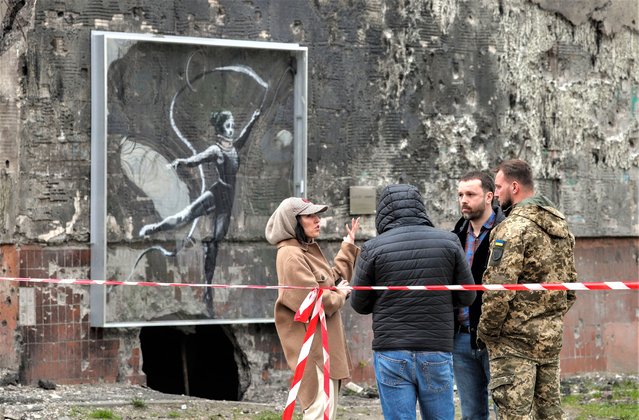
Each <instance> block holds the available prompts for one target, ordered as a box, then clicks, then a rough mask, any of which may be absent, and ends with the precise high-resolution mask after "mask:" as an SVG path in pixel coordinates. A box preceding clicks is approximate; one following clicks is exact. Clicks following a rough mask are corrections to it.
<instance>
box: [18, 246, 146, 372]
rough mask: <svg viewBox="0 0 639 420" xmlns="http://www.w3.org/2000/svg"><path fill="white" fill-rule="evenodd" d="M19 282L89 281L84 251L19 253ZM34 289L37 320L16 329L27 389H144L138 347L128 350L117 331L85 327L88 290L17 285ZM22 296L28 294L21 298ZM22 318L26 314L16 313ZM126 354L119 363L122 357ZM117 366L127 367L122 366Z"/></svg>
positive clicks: (31, 249)
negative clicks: (47, 384) (41, 385)
mask: <svg viewBox="0 0 639 420" xmlns="http://www.w3.org/2000/svg"><path fill="white" fill-rule="evenodd" d="M18 255H19V263H20V266H19V270H18V271H19V277H21V278H27V277H31V278H49V277H51V278H88V275H87V274H88V272H89V266H90V251H89V249H87V248H80V249H78V248H65V249H51V248H41V247H34V246H29V247H21V248H20V249H19V251H18ZM20 287H21V289H22V288H24V289H23V290H26V289H28V288H32V289H33V291H34V293H33V296H34V299H33V300H34V304H35V305H34V306H35V317H34V321H33V322H28V324H29V325H24V322H21V323H19V326H18V330H19V331H20V333H21V335H22V352H21V366H20V379H21V382H23V383H25V384H34V383H37V382H38V380H39V379H47V380H51V381H53V382H56V383H61V384H76V383H91V382H93V383H95V382H107V383H113V382H116V381H118V382H122V381H124V382H130V383H136V384H143V383H145V377H144V375H143V374H142V370H141V357H140V349H139V345H138V347H136V348H129V347H127V345H126V344H125V338H124V337H123V335H122V334H117V332H116V331H111V330H105V329H100V328H91V327H90V326H89V287H88V286H55V285H44V284H33V283H28V282H21V285H20ZM25 294H26V292H25ZM20 309H21V311H20V312H21V313H26V311H27V310H29V309H28V308H20ZM122 351H127V352H128V354H126V355H124V358H121V352H122ZM121 360H124V361H126V366H121V362H120V361H121Z"/></svg>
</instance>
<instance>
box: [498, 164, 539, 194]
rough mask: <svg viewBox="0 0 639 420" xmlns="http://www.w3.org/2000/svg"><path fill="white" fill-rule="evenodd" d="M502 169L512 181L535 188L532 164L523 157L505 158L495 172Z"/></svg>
mask: <svg viewBox="0 0 639 420" xmlns="http://www.w3.org/2000/svg"><path fill="white" fill-rule="evenodd" d="M499 171H502V172H503V174H504V176H505V177H506V178H507V179H509V180H512V181H517V182H519V183H520V184H521V185H523V186H525V187H528V188H530V189H534V188H535V182H534V181H533V174H532V169H530V165H528V164H527V163H526V162H524V161H523V160H521V159H509V160H505V161H503V162H502V163H500V164H499V166H497V169H495V172H499Z"/></svg>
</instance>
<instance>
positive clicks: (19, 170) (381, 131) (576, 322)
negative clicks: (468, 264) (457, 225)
mask: <svg viewBox="0 0 639 420" xmlns="http://www.w3.org/2000/svg"><path fill="white" fill-rule="evenodd" d="M557 4H559V6H557ZM638 15H639V6H638V5H637V3H636V1H634V0H610V1H602V0H590V1H588V0H583V1H579V2H551V1H546V0H512V1H503V0H480V1H471V0H467V1H462V0H431V1H423V0H413V1H411V0H388V1H383V0H366V1H365V0H349V1H346V0H340V1H334V0H332V1H328V0H317V1H300V0H252V1H242V2H239V1H235V0H210V1H205V0H192V1H177V0H176V1H169V0H135V1H134V0H129V1H126V0H125V1H119V2H114V1H107V0H84V1H82V0H76V1H66V2H60V1H54V0H48V1H47V0H44V1H38V2H36V1H34V0H26V1H18V0H8V1H4V2H1V3H0V18H1V27H0V157H1V159H0V209H1V210H2V217H1V218H0V243H3V244H6V246H5V247H4V248H3V251H2V253H3V255H2V257H3V264H4V263H5V262H6V261H13V262H12V263H11V264H12V266H11V267H10V269H5V271H4V272H3V273H4V274H3V275H8V273H10V272H11V271H10V270H15V271H14V272H25V271H21V270H28V269H29V267H28V265H29V262H28V261H25V260H17V259H15V258H13V257H11V255H13V254H12V253H13V252H15V250H20V248H22V247H28V246H36V247H37V248H39V249H42V250H43V252H44V251H46V248H48V247H52V246H55V247H58V248H65V247H67V248H71V249H73V248H75V249H84V248H86V247H87V246H88V244H89V238H90V232H89V225H90V224H89V215H90V205H91V203H90V202H89V196H90V191H89V189H90V144H91V142H90V31H91V30H92V29H100V30H111V31H124V32H143V33H159V34H171V35H188V36H203V37H217V38H229V39H249V40H261V41H277V42H298V43H300V44H302V45H305V46H308V48H309V99H310V100H309V104H308V120H309V136H308V151H309V157H308V165H309V179H308V187H309V191H310V193H309V196H310V197H311V198H313V199H314V200H316V201H318V202H327V203H329V204H331V205H332V206H333V209H332V211H331V213H330V214H329V215H328V217H326V219H325V221H326V226H325V237H326V238H327V239H333V240H336V239H337V238H341V236H342V232H341V230H342V226H343V224H344V222H345V221H346V220H347V219H348V218H349V217H350V215H349V214H348V208H349V206H348V204H349V202H348V187H349V186H351V185H371V186H375V187H376V188H381V187H383V186H385V185H386V184H388V183H393V182H398V181H403V182H411V183H414V184H415V185H417V186H418V187H419V188H420V189H421V191H422V192H423V194H424V196H425V199H426V202H427V208H428V210H429V212H430V214H431V216H432V217H433V219H434V220H435V222H436V223H437V224H439V225H441V226H444V227H450V226H452V224H453V222H454V221H455V220H456V218H457V217H458V212H457V208H456V203H455V188H456V180H457V178H458V177H459V176H460V175H462V174H463V173H464V172H466V171H468V170H471V169H489V168H491V167H493V166H494V165H495V164H496V163H498V162H499V161H500V160H502V159H506V158H510V157H521V158H523V159H526V160H528V161H529V162H530V163H531V164H532V166H533V168H534V171H535V175H536V178H537V181H538V183H539V185H540V189H541V190H542V191H544V192H545V193H546V194H547V195H549V196H550V197H551V198H552V199H554V200H555V201H556V202H557V203H558V204H559V207H560V208H561V209H562V210H563V211H564V212H565V213H566V214H567V216H568V218H569V221H570V225H571V228H572V230H573V232H574V233H575V234H576V235H577V236H578V237H579V238H594V239H588V240H587V243H588V244H589V245H587V246H586V245H584V247H585V248H584V249H580V250H579V252H580V254H579V260H578V269H579V272H580V275H582V279H583V280H587V281H591V280H619V279H622V278H620V277H617V274H619V275H620V276H621V275H628V276H629V277H631V278H625V279H624V280H633V279H634V280H636V279H637V263H638V261H639V245H638V244H637V241H636V238H637V237H638V236H639V214H638V213H639V212H638V200H639V198H638V188H639V186H638V182H639V149H638V148H639V144H638V143H639V122H638V121H639V96H638V95H639V93H638V88H639V27H638V25H639V16H638ZM372 235H374V231H373V218H372V217H367V218H365V219H364V221H363V232H362V237H363V238H366V237H370V236H372ZM620 237H631V238H635V239H631V240H626V239H618V238H620ZM597 238H600V239H597ZM584 240H585V239H584ZM579 241H580V242H578V243H583V242H581V239H580V240H579ZM229 246H232V244H229ZM580 246H581V245H580ZM7 247H9V248H7ZM11 247H13V249H14V251H7V250H8V249H10V248H11ZM598 248H602V249H603V248H605V252H603V251H602V252H590V251H588V250H592V249H598ZM613 256H616V258H617V259H616V260H615V262H616V265H615V267H614V268H615V271H612V272H597V271H591V269H594V268H595V267H599V266H602V265H604V266H605V265H606V264H608V263H610V260H609V258H613ZM12 258H13V259H12ZM228 263H229V264H230V263H231V262H228ZM256 264H265V265H270V266H272V265H273V261H271V260H268V261H266V260H264V261H256ZM44 266H45V267H48V266H49V265H48V264H44ZM86 269H87V267H86V266H84V267H82V270H86ZM272 272H274V270H272ZM594 272H597V273H598V274H597V275H594V274H593V273H594ZM44 274H46V275H59V276H67V277H72V276H73V274H69V273H65V272H59V271H58V270H55V269H51V270H49V271H48V272H45V273H44ZM604 277H605V278H604ZM5 289H7V288H6V287H5V286H3V288H2V290H5ZM36 289H38V290H41V289H42V287H40V286H38V287H36ZM70 289H73V290H75V289H74V288H70ZM6 293H8V294H9V295H11V293H13V292H11V291H7V292H6ZM72 293H78V294H81V292H80V291H75V292H72ZM592 293H593V295H594V294H595V293H596V292H592ZM617 293H618V292H610V293H605V294H599V295H596V296H593V295H589V297H585V298H582V299H580V301H579V302H578V304H577V306H576V308H575V310H574V311H573V312H572V313H571V315H570V316H569V318H568V320H567V325H566V331H567V332H566V334H567V335H566V342H567V344H568V343H570V345H571V346H572V348H574V349H577V348H579V350H574V351H575V353H570V354H568V352H569V351H570V350H566V352H565V353H564V358H566V360H568V358H570V359H576V358H577V357H591V358H593V360H595V359H596V360H599V361H601V360H605V362H604V363H593V364H592V365H591V366H590V367H587V368H585V369H589V370H590V369H592V370H601V369H605V370H625V371H628V370H630V371H635V372H636V371H637V370H638V369H637V366H636V363H635V364H629V363H626V362H624V361H623V359H624V354H620V353H617V352H614V351H612V350H611V349H613V348H622V347H623V348H624V349H629V351H630V352H632V351H634V354H636V352H637V337H636V331H637V322H638V320H637V313H636V305H637V302H636V294H634V295H623V296H624V297H623V298H617V296H621V295H617ZM41 294H42V292H38V293H36V295H41ZM5 296H6V294H3V298H2V300H3V301H4V299H5ZM15 301H16V299H13V300H12V305H14V306H13V310H14V312H11V311H9V312H5V310H4V309H3V310H2V311H0V315H2V317H3V320H4V321H7V322H6V323H4V322H3V325H2V326H1V327H0V329H1V330H2V331H0V333H1V334H3V335H12V336H14V337H15V338H16V348H20V340H21V334H24V333H25V332H26V327H17V328H16V327H14V324H12V322H11V319H12V317H14V316H15V315H14V314H15V305H17V303H16V302H15ZM593 302H594V304H595V305H596V307H597V313H598V314H601V317H602V319H616V320H617V321H616V322H615V323H614V325H611V323H608V322H606V323H603V322H600V321H598V320H597V319H593V318H592V317H591V315H592V312H589V308H590V306H591V305H593ZM43 304H44V303H43V301H41V302H39V303H38V302H36V305H43ZM88 309H89V308H88V307H87V306H84V307H83V310H88ZM346 318H347V321H348V322H347V325H348V327H349V336H350V338H351V343H352V346H353V353H354V356H355V363H356V377H357V378H363V379H368V380H370V377H371V376H370V374H371V370H370V365H368V360H369V358H370V350H369V343H370V338H371V337H370V332H369V319H368V318H362V317H356V316H355V315H354V314H353V313H352V312H349V311H347V313H346ZM41 327H42V329H46V328H48V327H47V326H46V325H42V326H41ZM234 330H235V332H236V335H237V336H238V339H237V342H238V343H240V345H244V346H246V348H243V350H244V351H245V352H246V353H247V355H248V360H249V362H250V364H251V381H252V383H253V385H254V386H257V385H260V384H265V383H268V382H269V381H270V380H275V379H273V378H277V377H281V376H285V375H282V374H281V369H282V367H283V366H282V364H281V357H280V356H277V355H275V356H274V355H273V353H271V354H269V352H273V350H274V348H276V347H277V346H275V345H273V343H275V344H277V342H276V341H274V340H276V338H275V336H274V335H273V330H272V329H269V328H265V329H261V328H250V327H234ZM628 330H630V331H634V332H635V334H634V336H633V335H632V334H627V332H628ZM265 331H269V332H270V337H269V339H268V340H266V341H265V338H264V334H265V333H264V332H265ZM105 334H107V333H105ZM108 334H111V335H113V334H114V332H109V333H108ZM568 336H570V337H568ZM613 336H614V340H612V339H611V338H610V337H613ZM584 337H588V339H587V340H585V339H584ZM72 338H73V337H72ZM72 338H70V339H72ZM75 338H76V339H77V337H75ZM70 339H69V340H70ZM92 339H93V338H91V339H90V340H89V342H90V343H91V342H93V343H97V342H99V340H101V339H102V340H103V339H104V337H102V338H100V337H97V338H96V339H95V340H94V341H91V340H92ZM115 339H116V338H114V340H115ZM64 340H65V338H63V337H59V342H64ZM584 340H585V341H584ZM117 341H118V342H119V345H118V346H115V345H114V347H113V348H111V350H112V351H113V352H114V353H111V355H112V358H114V360H115V361H116V362H115V363H113V366H112V367H113V369H115V371H116V372H118V371H120V372H122V371H123V370H126V369H125V368H124V366H126V365H127V364H128V365H129V366H130V364H131V362H130V360H129V358H130V357H132V355H131V353H133V352H134V351H135V350H134V349H135V348H136V345H135V343H132V342H131V340H129V337H128V336H127V334H125V333H122V335H121V337H119V338H117ZM586 342H588V343H594V347H597V348H596V349H594V350H592V351H593V353H591V354H584V351H585V350H583V349H585V348H587V345H586V344H587V343H586ZM254 343H260V344H259V345H258V346H257V347H256V348H255V350H253V349H252V348H251V345H252V344H254ZM269 343H270V344H269ZM573 344H574V346H573ZM33 345H34V346H36V347H33V346H32V347H31V350H30V351H33V352H34V353H28V354H36V352H35V351H36V350H37V351H41V349H37V345H38V343H37V342H34V343H33ZM10 347H11V346H10ZM60 348H61V347H60ZM114 348H117V349H119V350H113V349H114ZM127 349H132V350H131V352H128V350H127ZM21 351H24V349H21ZM87 351H88V352H89V353H88V354H89V355H87V357H98V356H99V355H100V351H101V347H100V346H99V345H94V346H93V347H90V349H89V350H87ZM579 352H581V353H579ZM91 355H93V356H91ZM19 359H20V358H19V357H8V358H7V359H6V360H5V359H2V361H3V362H5V363H6V365H7V366H8V367H13V368H17V367H18V366H17V365H18V364H19V362H18V360H19ZM65 360H68V364H74V363H78V364H79V363H81V362H82V360H83V359H82V357H75V358H73V357H71V356H69V358H68V359H65ZM634 360H636V358H635V359H634ZM27 362H28V361H27ZM27 362H23V364H22V368H23V370H27V371H28V369H29V363H27ZM135 363H137V362H133V365H135ZM109 366H111V365H109ZM571 366H572V365H571ZM579 369H580V368H579V367H578V366H573V367H569V368H568V372H571V373H574V372H577V371H578V370H579ZM32 373H33V372H31V373H29V374H26V375H25V376H24V377H27V378H31V379H34V378H35V376H34V375H32ZM129 373H130V374H126V373H125V374H120V375H117V374H113V372H111V373H110V374H108V373H104V372H103V373H101V374H100V375H102V376H101V377H102V378H106V379H108V380H113V379H114V378H117V379H121V380H125V379H126V378H127V377H129V376H130V377H135V375H136V374H137V373H138V372H136V371H133V372H129ZM96 376H99V375H96ZM246 380H248V379H246Z"/></svg>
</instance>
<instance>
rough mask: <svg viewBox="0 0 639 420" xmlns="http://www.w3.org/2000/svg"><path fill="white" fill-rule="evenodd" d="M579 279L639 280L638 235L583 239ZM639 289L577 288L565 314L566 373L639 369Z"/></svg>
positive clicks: (578, 254) (578, 248)
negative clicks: (579, 289)
mask: <svg viewBox="0 0 639 420" xmlns="http://www.w3.org/2000/svg"><path fill="white" fill-rule="evenodd" d="M575 258H576V265H577V272H578V274H579V281H581V282H599V281H622V280H624V281H637V280H638V276H639V274H638V269H639V268H638V264H639V239H637V238H614V239H592V238H578V239H577V245H576V249H575ZM638 308H639V293H637V291H597V292H595V291H589V292H577V302H576V303H575V306H574V307H573V308H572V309H571V310H570V312H568V314H567V315H566V318H565V329H564V347H563V350H562V353H561V368H562V374H563V375H570V374H576V373H583V372H624V373H637V372H639V333H638V332H639V309H638Z"/></svg>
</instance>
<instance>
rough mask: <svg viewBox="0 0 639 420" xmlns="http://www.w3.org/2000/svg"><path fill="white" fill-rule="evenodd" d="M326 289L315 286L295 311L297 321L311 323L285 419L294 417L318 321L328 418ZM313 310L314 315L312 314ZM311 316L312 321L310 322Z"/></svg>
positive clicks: (328, 360) (329, 409)
mask: <svg viewBox="0 0 639 420" xmlns="http://www.w3.org/2000/svg"><path fill="white" fill-rule="evenodd" d="M323 293H324V291H323V290H322V289H319V288H314V289H313V290H311V292H310V293H309V294H308V296H306V299H304V302H302V305H301V306H300V308H299V310H298V311H297V312H296V313H295V318H294V319H295V321H297V322H304V323H307V322H308V323H309V325H308V328H307V329H306V334H305V335H304V343H303V344H302V348H301V350H300V354H299V357H298V358H297V366H295V373H294V375H293V381H292V383H291V389H290V391H289V393H288V399H287V400H286V407H285V408H284V413H283V414H282V419H283V420H289V419H291V418H293V412H294V411H295V401H296V400H297V392H298V391H299V388H300V385H301V383H302V377H303V376H304V368H305V367H306V361H307V360H308V355H309V353H310V351H311V345H312V344H313V338H314V337H315V330H316V329H317V321H318V320H319V321H320V324H321V326H322V327H321V328H322V329H321V333H322V350H323V354H324V398H325V399H324V420H328V418H329V413H330V411H331V409H332V407H331V403H330V401H331V399H330V396H331V389H330V385H329V383H330V382H329V381H330V357H329V353H328V332H327V329H326V318H325V314H324V304H323V303H322V294H323ZM311 312H312V316H311ZM309 318H310V322H309Z"/></svg>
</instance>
